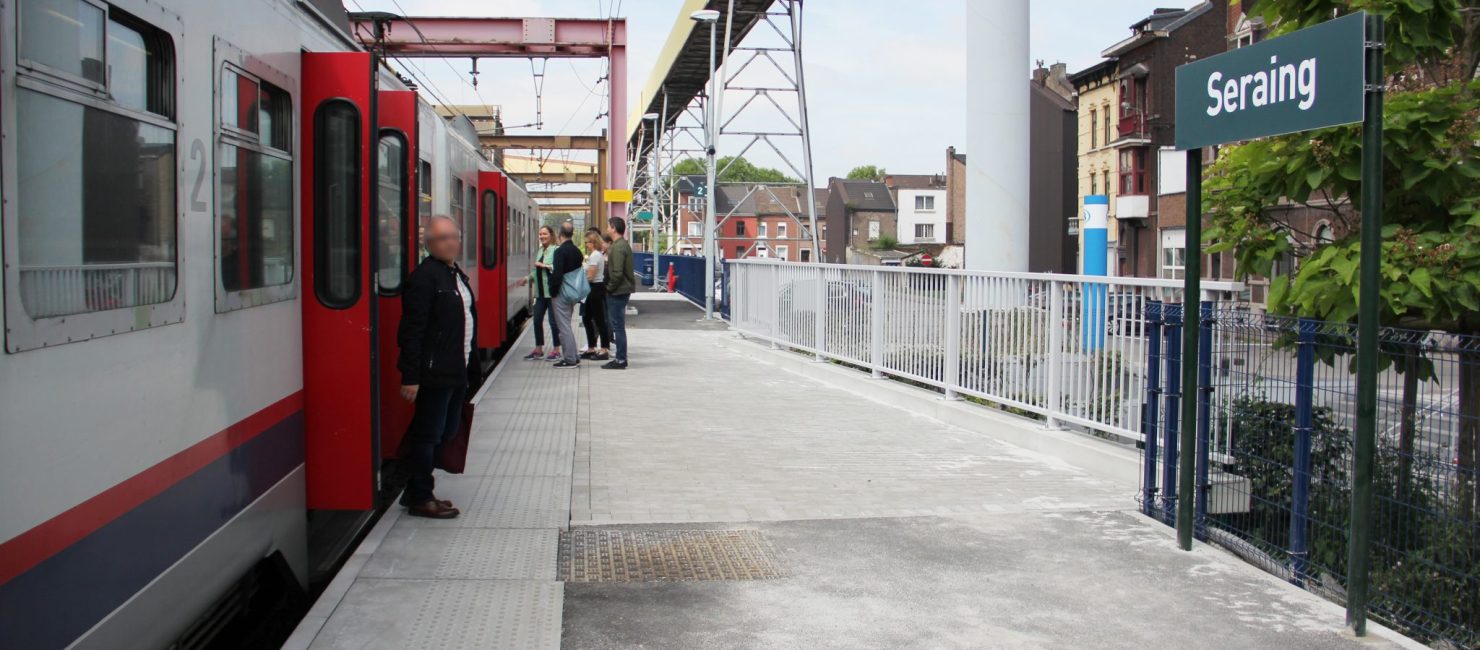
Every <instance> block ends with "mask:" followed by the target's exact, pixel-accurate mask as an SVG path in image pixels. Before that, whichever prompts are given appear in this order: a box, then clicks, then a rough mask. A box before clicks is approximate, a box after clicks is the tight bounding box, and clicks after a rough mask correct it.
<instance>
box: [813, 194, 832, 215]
mask: <svg viewBox="0 0 1480 650" xmlns="http://www.w3.org/2000/svg"><path fill="white" fill-rule="evenodd" d="M831 193H832V192H831V190H828V189H827V188H825V187H819V188H816V189H813V190H812V200H814V201H816V202H817V216H818V217H819V218H820V217H823V216H826V214H827V197H828V196H830V195H831Z"/></svg>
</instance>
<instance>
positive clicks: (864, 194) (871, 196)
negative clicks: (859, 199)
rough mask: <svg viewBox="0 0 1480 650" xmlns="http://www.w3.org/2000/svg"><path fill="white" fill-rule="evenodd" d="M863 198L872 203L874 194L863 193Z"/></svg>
mask: <svg viewBox="0 0 1480 650" xmlns="http://www.w3.org/2000/svg"><path fill="white" fill-rule="evenodd" d="M863 198H865V199H867V200H870V201H872V200H873V198H874V193H873V192H864V193H863Z"/></svg>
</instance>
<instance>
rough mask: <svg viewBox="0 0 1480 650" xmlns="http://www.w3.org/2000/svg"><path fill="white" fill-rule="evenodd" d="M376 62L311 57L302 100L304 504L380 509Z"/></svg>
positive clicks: (306, 60)
mask: <svg viewBox="0 0 1480 650" xmlns="http://www.w3.org/2000/svg"><path fill="white" fill-rule="evenodd" d="M371 74H372V67H371V61H370V55H369V54H368V53H364V52H305V53H304V54H303V80H302V84H303V86H302V99H301V100H300V102H299V106H300V108H301V115H300V120H299V123H300V124H301V125H302V129H301V131H302V134H303V146H302V151H303V154H302V161H303V162H302V164H301V169H302V174H303V177H302V185H301V186H302V201H303V203H302V206H301V211H302V215H303V219H302V231H303V232H302V235H303V236H302V242H303V244H302V245H303V251H302V255H303V284H302V291H303V296H302V305H303V390H304V395H305V401H306V409H305V418H306V424H307V434H306V441H305V450H304V451H305V462H306V464H307V480H308V494H307V500H308V507H309V508H311V509H316V510H320V509H322V510H368V509H371V508H373V507H374V506H375V491H376V488H377V485H376V483H377V482H378V480H377V479H378V465H379V458H378V456H379V454H378V453H377V450H376V449H375V448H376V446H377V443H378V442H379V440H378V439H377V437H378V436H377V431H376V425H377V422H376V420H377V418H376V415H377V409H376V408H375V402H377V401H378V399H377V397H378V396H377V395H376V393H375V390H376V377H375V374H376V372H377V370H378V368H377V367H376V363H377V362H376V356H377V349H376V345H377V340H376V330H377V329H378V324H377V323H376V313H375V312H376V310H377V307H378V305H376V301H375V292H376V289H375V286H374V285H373V284H372V277H371V273H370V269H371V258H372V257H373V256H374V251H373V250H372V249H371V248H370V242H371V233H370V230H371V229H370V228H369V227H367V226H368V224H370V223H371V220H370V218H369V215H370V214H371V212H370V210H371V206H372V205H374V200H375V196H374V195H372V193H371V191H370V187H371V182H373V181H371V180H370V179H374V178H375V176H373V175H371V173H370V172H371V170H372V169H373V167H372V166H371V161H372V159H373V156H374V153H375V151H374V149H372V148H371V147H370V143H371V142H373V140H372V134H373V127H374V125H375V122H376V119H375V104H374V101H373V100H374V95H373V92H374V91H373V88H372V76H371Z"/></svg>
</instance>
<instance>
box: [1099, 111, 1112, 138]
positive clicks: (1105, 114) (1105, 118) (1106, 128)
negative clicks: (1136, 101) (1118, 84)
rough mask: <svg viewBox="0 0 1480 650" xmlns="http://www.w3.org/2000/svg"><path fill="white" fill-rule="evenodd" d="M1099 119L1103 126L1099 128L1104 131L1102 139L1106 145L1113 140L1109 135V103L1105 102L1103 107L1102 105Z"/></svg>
mask: <svg viewBox="0 0 1480 650" xmlns="http://www.w3.org/2000/svg"><path fill="white" fill-rule="evenodd" d="M1100 120H1101V122H1103V126H1102V127H1101V128H1102V129H1103V130H1104V131H1105V137H1104V141H1105V144H1106V145H1107V146H1108V145H1109V144H1110V142H1111V141H1112V140H1113V138H1112V137H1110V105H1109V104H1106V105H1105V107H1104V109H1103V110H1101V111H1100Z"/></svg>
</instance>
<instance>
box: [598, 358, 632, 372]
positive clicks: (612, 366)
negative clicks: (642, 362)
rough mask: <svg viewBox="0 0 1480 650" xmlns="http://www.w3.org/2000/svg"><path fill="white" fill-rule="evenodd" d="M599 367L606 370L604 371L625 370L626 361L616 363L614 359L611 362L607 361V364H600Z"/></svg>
mask: <svg viewBox="0 0 1480 650" xmlns="http://www.w3.org/2000/svg"><path fill="white" fill-rule="evenodd" d="M601 367H602V368H603V369H606V370H626V369H627V362H626V361H617V360H616V359H612V360H611V361H608V362H606V363H604V364H601Z"/></svg>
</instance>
